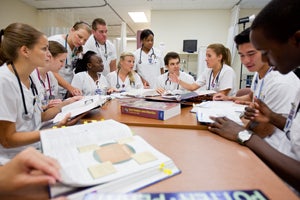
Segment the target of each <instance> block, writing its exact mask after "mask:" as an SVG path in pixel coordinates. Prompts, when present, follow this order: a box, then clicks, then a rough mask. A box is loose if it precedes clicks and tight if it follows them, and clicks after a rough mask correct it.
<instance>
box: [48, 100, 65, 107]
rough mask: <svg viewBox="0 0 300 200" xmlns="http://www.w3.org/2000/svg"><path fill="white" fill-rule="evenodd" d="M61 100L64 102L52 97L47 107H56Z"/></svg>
mask: <svg viewBox="0 0 300 200" xmlns="http://www.w3.org/2000/svg"><path fill="white" fill-rule="evenodd" d="M61 102H62V100H61V99H52V100H50V101H49V103H48V105H47V109H48V108H52V107H55V106H57V105H59V104H60V103H61Z"/></svg>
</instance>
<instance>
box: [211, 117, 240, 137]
mask: <svg viewBox="0 0 300 200" xmlns="http://www.w3.org/2000/svg"><path fill="white" fill-rule="evenodd" d="M210 118H211V119H212V120H213V121H214V123H212V124H210V126H209V127H208V130H210V131H212V132H214V133H217V134H218V135H220V136H222V137H224V138H226V139H228V140H231V141H234V142H236V141H237V134H238V133H239V132H240V131H243V130H245V128H244V127H243V126H240V125H239V124H237V123H235V122H234V121H232V120H230V119H228V118H227V117H210Z"/></svg>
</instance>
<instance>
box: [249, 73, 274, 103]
mask: <svg viewBox="0 0 300 200" xmlns="http://www.w3.org/2000/svg"><path fill="white" fill-rule="evenodd" d="M272 70H273V67H270V68H269V69H268V71H267V73H266V75H265V76H264V77H263V78H262V81H261V84H260V88H259V91H258V95H257V97H256V98H258V99H260V98H261V91H262V88H263V85H264V81H265V77H266V76H267V75H268V73H269V72H271V71H272ZM258 78H259V74H258V73H257V76H256V77H255V81H254V86H253V89H254V91H256V88H257V84H258Z"/></svg>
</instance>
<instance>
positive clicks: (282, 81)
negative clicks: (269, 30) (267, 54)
mask: <svg viewBox="0 0 300 200" xmlns="http://www.w3.org/2000/svg"><path fill="white" fill-rule="evenodd" d="M234 41H235V43H236V45H237V49H238V53H239V55H240V59H241V62H242V63H243V65H245V67H246V68H247V69H248V70H249V71H250V72H256V73H255V74H254V77H253V80H252V84H251V92H250V94H246V95H244V96H240V97H228V96H225V95H224V94H216V95H214V100H233V101H235V102H237V103H239V102H241V101H242V103H245V102H248V104H250V103H251V102H252V100H253V99H252V97H253V93H254V96H255V97H256V98H258V99H260V100H262V101H263V102H264V103H265V104H267V105H268V107H269V108H270V109H272V110H273V111H274V112H277V113H281V114H282V115H284V116H287V115H288V114H289V111H290V104H291V103H292V101H293V99H295V97H296V95H297V92H299V91H300V83H299V80H298V77H297V76H296V75H295V73H293V72H290V73H288V74H286V75H283V74H280V73H279V72H278V71H275V70H273V68H272V67H270V65H269V64H268V62H264V61H262V55H261V53H260V52H259V51H257V50H256V49H255V48H254V47H253V45H252V44H251V43H250V28H247V29H246V30H244V31H243V32H241V33H240V34H238V35H237V36H235V38H234ZM248 125H249V128H251V130H252V131H254V132H255V133H257V134H259V135H260V136H261V137H263V138H265V140H266V141H267V142H268V143H269V144H270V145H272V146H273V147H274V148H277V149H278V150H279V151H281V152H283V151H285V150H284V149H285V148H289V146H290V145H284V144H285V142H287V141H285V140H287V138H286V137H285V134H284V133H283V132H282V131H280V130H279V129H275V130H274V127H273V126H269V125H270V124H269V123H268V124H266V123H255V122H251V121H250V123H249V124H248ZM267 126H269V127H267ZM262 130H263V132H262Z"/></svg>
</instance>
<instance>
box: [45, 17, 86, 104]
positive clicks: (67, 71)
mask: <svg viewBox="0 0 300 200" xmlns="http://www.w3.org/2000/svg"><path fill="white" fill-rule="evenodd" d="M91 34H92V30H91V27H90V25H89V24H87V23H86V22H83V21H80V22H76V23H75V24H74V25H73V27H72V28H71V29H70V31H69V33H68V34H59V35H53V36H50V37H49V40H50V41H57V42H59V43H60V44H61V45H63V46H64V47H65V48H66V49H67V51H68V56H67V60H66V65H65V66H64V67H63V68H61V69H60V70H59V73H54V75H55V78H56V79H57V81H58V84H59V86H60V87H59V89H58V93H59V95H60V99H64V98H66V97H67V96H68V95H67V92H68V93H70V95H71V96H77V95H81V91H80V90H79V89H78V88H74V87H73V86H72V85H71V81H72V79H73V76H74V72H73V70H74V62H75V61H76V60H77V59H78V58H81V56H82V51H83V45H84V44H85V43H86V41H87V40H88V38H89V37H90V35H91Z"/></svg>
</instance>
